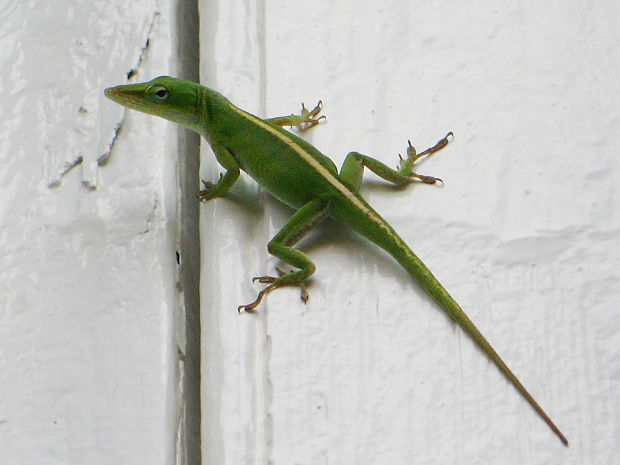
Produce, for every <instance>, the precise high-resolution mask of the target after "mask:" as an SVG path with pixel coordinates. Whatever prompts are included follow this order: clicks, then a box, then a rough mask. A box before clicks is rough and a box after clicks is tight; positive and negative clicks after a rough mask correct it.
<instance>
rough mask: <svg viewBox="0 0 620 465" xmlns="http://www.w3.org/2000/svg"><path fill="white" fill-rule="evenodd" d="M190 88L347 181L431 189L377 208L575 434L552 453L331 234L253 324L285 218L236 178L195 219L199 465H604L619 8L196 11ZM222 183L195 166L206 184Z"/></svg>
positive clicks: (420, 5)
mask: <svg viewBox="0 0 620 465" xmlns="http://www.w3.org/2000/svg"><path fill="white" fill-rule="evenodd" d="M201 13H202V15H201V34H202V39H201V56H202V64H201V78H202V81H203V83H205V84H206V85H209V86H211V87H214V88H216V89H217V90H219V91H221V92H223V93H224V94H226V95H227V96H229V97H230V98H231V99H232V100H233V102H235V103H237V104H239V105H240V106H242V107H244V108H246V109H248V110H250V111H253V112H256V113H258V114H259V115H265V116H275V115H279V114H286V113H290V112H292V111H296V110H297V108H298V105H299V103H300V102H301V101H304V102H305V103H306V104H307V105H311V104H314V103H315V102H316V100H318V99H319V98H321V99H323V102H324V103H325V114H326V115H327V122H326V124H324V125H322V126H321V127H319V128H316V129H314V130H313V131H311V132H309V133H307V134H305V135H304V137H305V138H307V140H309V141H311V142H312V143H313V144H315V145H316V146H317V147H319V148H320V149H321V150H322V151H324V152H325V153H327V154H329V155H330V156H331V157H333V159H334V160H335V161H336V163H337V164H338V165H340V164H341V163H342V161H343V160H344V157H345V155H346V153H347V152H348V151H350V150H358V151H361V152H363V153H366V154H369V155H373V156H375V157H377V158H379V159H381V160H383V161H385V162H386V163H389V164H395V163H396V158H397V154H398V153H399V152H400V153H403V151H404V150H405V146H406V142H407V139H408V138H413V139H414V140H415V142H416V145H417V146H418V147H419V148H425V147H426V146H428V145H430V144H433V143H435V142H436V141H437V139H439V138H440V137H441V136H443V135H444V134H445V133H446V132H447V131H448V130H452V131H454V133H455V135H456V137H455V139H454V142H453V143H451V144H450V146H449V147H448V148H447V149H445V151H443V152H442V153H440V154H438V155H437V156H436V157H434V158H433V159H431V160H428V161H427V162H425V163H424V164H423V165H422V166H421V168H420V171H421V172H423V173H427V174H431V175H436V176H440V177H442V178H443V179H445V181H446V184H445V186H444V187H443V188H437V187H431V186H421V185H414V186H410V188H409V189H408V190H405V191H397V192H394V191H393V190H392V189H390V188H389V187H385V186H384V185H383V184H382V183H380V182H378V181H376V182H375V180H376V178H373V176H372V175H368V178H369V179H370V180H371V182H370V185H369V186H368V187H367V188H366V189H365V190H364V193H365V195H366V196H367V198H368V199H369V201H370V202H371V203H372V204H373V205H374V206H375V207H376V208H377V209H378V211H379V212H381V213H382V214H383V215H384V217H385V218H387V219H388V220H389V221H390V222H391V223H392V224H393V225H394V227H395V228H396V229H397V231H399V232H400V233H401V234H402V236H403V237H404V238H405V239H406V240H407V241H408V242H409V243H410V244H411V245H412V246H413V248H414V250H416V251H417V252H418V254H419V255H420V257H421V258H422V259H423V260H424V261H425V262H426V263H427V264H428V266H429V267H430V268H431V269H432V270H433V271H434V272H435V273H436V275H437V276H438V277H439V278H440V279H441V281H442V282H443V283H444V284H445V286H446V287H447V288H448V289H449V290H450V291H451V292H452V293H453V294H454V296H455V297H456V298H457V300H458V301H459V302H460V303H461V304H462V305H463V307H464V308H465V309H466V311H467V312H468V313H469V315H470V316H471V317H472V319H473V320H474V321H475V322H476V323H477V325H478V326H479V327H480V329H481V330H482V331H483V333H484V334H486V335H487V336H488V338H489V339H490V341H491V342H492V343H493V344H494V346H495V347H496V348H497V350H498V351H499V352H500V354H501V355H502V356H503V357H504V359H505V360H506V361H507V362H508V364H509V365H510V366H511V367H512V368H513V369H514V371H515V372H516V373H517V375H518V376H519V377H520V378H521V379H522V381H523V382H524V384H525V385H526V386H527V387H528V388H529V389H530V390H531V392H532V393H533V394H534V395H535V397H536V398H537V399H538V400H539V401H540V403H541V404H542V405H543V406H544V408H545V409H546V410H547V411H548V412H549V414H550V415H551V416H552V418H553V419H554V420H555V421H556V422H557V424H558V425H559V426H560V428H562V430H563V431H564V432H565V434H566V435H567V437H568V439H569V441H570V443H571V446H570V448H568V449H565V448H564V447H563V446H562V445H561V444H560V442H559V441H558V440H557V439H556V438H555V437H554V436H553V434H552V433H551V432H550V431H549V429H548V428H547V427H546V425H545V424H544V423H543V422H542V421H541V420H539V419H538V417H537V416H536V415H535V413H534V412H533V411H532V409H531V408H530V407H529V406H528V405H527V404H526V403H525V401H524V400H523V399H521V397H520V396H519V395H518V394H517V393H516V392H515V390H514V389H512V388H511V386H510V385H509V384H508V383H507V382H506V381H505V380H504V379H503V377H502V376H501V375H500V374H499V373H498V372H497V370H496V369H495V368H494V367H493V366H492V365H491V364H490V362H488V361H487V360H486V358H485V357H484V356H483V355H482V354H481V353H480V352H479V351H478V350H477V349H475V347H474V346H473V344H472V343H471V342H470V341H469V340H468V338H466V337H464V336H463V334H462V333H461V331H460V330H458V329H456V328H455V327H454V325H453V324H452V323H451V322H450V321H449V320H448V319H447V318H446V317H445V316H444V315H443V314H442V313H441V312H440V311H439V310H438V309H437V307H436V306H435V305H433V304H432V303H431V302H430V301H429V299H428V298H427V297H426V296H425V295H424V294H423V293H422V292H421V291H420V290H419V289H417V288H416V287H415V286H414V285H413V284H412V283H411V282H410V280H409V278H408V277H407V276H406V275H405V274H404V273H403V272H402V271H401V270H400V269H399V267H398V266H397V265H396V264H395V263H394V262H393V261H392V260H391V259H390V258H389V257H387V256H386V255H385V254H383V253H382V252H381V251H379V250H377V249H376V248H375V247H374V246H372V245H371V244H369V243H367V242H366V241H364V240H363V239H361V238H359V237H356V236H354V235H353V234H352V233H350V232H349V231H348V230H347V229H345V228H341V227H339V226H335V225H333V224H328V225H326V226H325V227H322V228H319V229H318V230H317V231H316V233H315V234H314V235H312V236H311V237H310V238H308V239H307V240H306V241H304V242H303V243H302V245H301V247H302V249H303V250H305V251H307V252H308V253H309V254H310V255H311V257H312V258H313V260H314V261H315V263H316V265H317V273H316V275H315V277H314V279H313V280H312V285H311V287H310V289H309V291H310V300H309V301H308V304H307V305H303V304H302V303H301V302H300V301H299V298H298V291H297V290H295V289H290V290H280V291H278V292H275V293H273V294H271V295H270V296H269V297H268V299H267V301H266V303H265V304H263V305H262V306H261V312H260V313H258V314H254V315H247V314H246V315H241V316H239V315H237V312H236V310H235V309H236V307H237V305H239V304H242V303H248V302H250V301H251V300H253V299H254V297H255V295H256V292H257V291H258V290H259V288H260V286H258V285H253V284H251V282H250V278H251V277H252V276H256V275H262V274H266V273H273V272H274V267H275V265H276V264H277V262H276V261H275V260H273V259H272V258H270V257H268V256H267V254H266V244H267V242H268V240H269V239H270V238H271V237H272V236H273V235H274V234H275V233H276V232H277V230H278V229H279V228H280V227H281V226H282V225H283V224H284V222H285V221H286V219H287V218H288V217H289V216H290V211H289V210H288V209H286V208H285V207H282V206H280V205H279V204H278V203H277V202H275V201H273V200H271V199H269V198H268V197H267V196H265V195H264V194H263V193H262V191H260V190H259V191H258V192H256V190H255V186H254V184H253V183H252V181H250V180H248V179H247V178H244V179H243V180H242V181H241V182H240V185H239V186H237V187H236V189H235V190H234V196H233V198H232V199H225V200H219V201H215V202H211V203H209V204H208V205H205V206H203V207H202V209H201V231H202V253H203V265H202V289H203V292H202V312H203V313H202V315H203V341H204V345H203V363H204V365H203V366H204V369H203V376H204V378H205V383H204V385H203V421H204V423H203V426H204V429H203V449H204V457H205V463H207V464H209V465H211V464H217V465H222V464H239V463H244V464H249V463H253V464H254V463H255V464H264V463H274V464H293V463H295V464H313V465H314V464H326V463H332V464H334V463H336V464H340V463H372V464H393V463H425V464H429V463H438V464H439V463H441V464H449V463H468V464H469V463H503V464H522V463H539V464H543V463H544V464H552V463H556V464H582V463H597V464H608V463H616V462H618V460H619V458H620V456H619V455H618V452H617V447H616V446H615V442H616V441H615V437H617V435H618V418H620V407H619V402H618V392H619V389H618V376H617V374H618V370H619V369H620V364H619V362H618V360H619V358H620V357H619V353H618V350H619V347H620V346H619V345H618V343H617V341H618V334H619V330H620V327H619V321H620V320H618V318H617V314H618V304H619V303H620V290H619V285H618V271H617V270H618V269H620V268H619V265H620V258H619V256H620V254H619V252H620V248H619V246H618V234H619V223H618V215H617V212H618V211H619V208H618V207H619V203H618V194H617V192H618V187H617V186H618V181H619V180H620V173H619V165H618V161H617V160H618V157H617V151H618V147H619V142H620V140H619V139H620V136H618V130H617V129H618V128H617V126H618V121H619V115H620V112H619V110H618V108H619V104H620V99H619V95H618V91H617V84H616V81H617V75H618V71H619V69H618V68H619V59H620V56H619V52H618V50H619V45H620V44H619V43H618V42H619V40H618V35H617V33H616V31H617V27H618V21H617V18H618V17H619V15H618V10H617V8H616V7H614V6H611V5H610V4H605V3H602V2H594V3H588V4H586V3H583V2H561V3H560V2H555V3H551V4H548V3H540V4H535V3H531V2H530V3H527V4H511V5H506V6H503V5H502V6H499V5H498V4H495V3H489V2H480V1H479V2H465V3H464V2H451V1H443V2H434V3H428V2H404V1H389V0H388V1H383V2H366V3H360V2H353V1H339V2H334V1H322V0H317V1H313V2H290V1H289V2H284V1H269V2H262V3H261V2H251V1H232V2H231V1H226V2H224V1H220V2H217V1H207V0H205V1H203V2H201ZM219 171H220V168H219V167H218V166H217V165H216V163H215V162H214V161H213V160H212V155H211V153H210V152H209V151H208V150H205V151H204V152H203V168H202V175H203V177H204V178H205V179H209V180H215V179H217V175H218V173H219Z"/></svg>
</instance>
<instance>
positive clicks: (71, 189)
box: [0, 0, 184, 465]
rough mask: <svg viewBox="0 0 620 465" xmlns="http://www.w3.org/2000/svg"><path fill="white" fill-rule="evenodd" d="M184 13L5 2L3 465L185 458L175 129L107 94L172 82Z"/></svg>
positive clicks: (0, 147) (0, 169)
mask: <svg viewBox="0 0 620 465" xmlns="http://www.w3.org/2000/svg"><path fill="white" fill-rule="evenodd" d="M174 12H175V9H174V8H173V3H172V2H168V1H164V0H143V1H134V2H124V1H112V2H83V1H82V2H72V1H67V2H58V1H57V2H49V1H31V2H23V1H20V0H5V1H1V2H0V89H1V94H2V99H0V121H1V124H0V198H1V199H2V200H1V201H0V256H1V257H2V260H1V261H0V379H1V381H0V463H2V464H16V465H22V464H26V465H30V464H33V465H34V464H79V463H89V464H110V465H112V464H114V465H118V464H139V463H148V464H150V465H154V464H170V463H174V462H175V461H176V460H177V457H182V456H183V452H182V449H181V448H180V447H178V446H177V436H178V435H179V434H180V433H179V431H180V430H181V427H180V423H181V419H180V416H181V410H180V408H181V407H180V405H181V404H180V402H179V398H180V396H181V391H180V388H179V386H180V383H181V379H180V378H181V377H180V372H181V363H180V362H179V352H180V351H183V350H184V346H183V344H184V341H183V336H184V328H183V324H184V318H183V315H182V309H180V308H179V300H180V295H179V293H178V291H177V290H176V285H175V283H176V279H177V278H176V274H177V265H176V262H175V249H176V248H177V241H178V231H177V226H176V225H177V221H178V214H177V210H178V207H177V205H178V195H177V191H178V187H177V185H178V180H177V179H176V175H175V172H176V170H177V168H176V165H177V161H176V158H175V157H176V155H175V152H176V143H177V141H176V136H175V135H176V129H171V128H172V125H168V124H166V123H165V122H164V121H160V120H157V119H154V118H146V117H142V115H137V114H135V113H133V114H132V113H128V114H127V115H126V117H124V111H123V110H122V109H121V107H119V106H117V105H114V104H112V103H111V102H107V101H106V102H104V98H103V88H104V87H106V86H109V85H114V84H118V83H123V82H126V79H127V73H128V72H129V71H130V70H131V69H135V71H136V73H137V74H136V76H135V78H134V79H145V78H147V77H151V76H153V74H156V73H162V74H163V73H172V72H174V69H175V62H174V58H173V57H172V45H171V44H172V36H173V34H172V32H171V26H172V25H173V24H174V21H173V16H174ZM147 40H148V47H147ZM119 124H121V129H120V131H119V133H118V137H116V138H115V128H116V127H117V125H119ZM112 143H113V146H112V148H111V150H110V144H112ZM80 157H81V160H82V163H81V164H79V160H80ZM100 157H108V159H107V160H108V161H107V164H105V166H98V164H97V160H98V159H99V158H100ZM73 165H75V167H74V168H73V169H71V170H69V171H67V172H66V174H65V175H64V176H63V172H64V171H66V170H67V169H68V167H70V166H73ZM50 186H54V187H53V188H52V187H50ZM179 463H181V459H179Z"/></svg>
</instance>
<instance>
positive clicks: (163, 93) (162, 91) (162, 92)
mask: <svg viewBox="0 0 620 465" xmlns="http://www.w3.org/2000/svg"><path fill="white" fill-rule="evenodd" d="M152 92H153V95H154V96H155V99H156V100H159V101H162V102H163V101H164V100H167V99H168V97H170V91H169V90H168V89H166V88H165V87H161V86H158V87H156V88H154V89H152Z"/></svg>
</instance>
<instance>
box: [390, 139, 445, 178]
mask: <svg viewBox="0 0 620 465" xmlns="http://www.w3.org/2000/svg"><path fill="white" fill-rule="evenodd" d="M450 137H454V134H453V133H452V131H450V132H449V133H448V134H446V136H445V137H444V138H442V139H440V140H439V141H438V142H437V143H436V144H435V145H433V146H432V147H430V148H428V149H426V150H424V151H423V152H421V153H416V150H415V147H414V146H413V144H412V143H411V141H410V140H409V141H407V142H408V143H409V146H408V147H407V158H406V159H403V157H401V156H400V155H398V158H399V159H400V163H399V165H398V172H399V173H401V174H402V175H404V176H408V177H410V178H416V179H419V180H420V181H422V182H423V183H425V184H435V183H436V182H440V183H442V184H443V183H444V182H443V179H441V178H436V177H434V176H426V175H423V174H418V173H416V172H414V171H413V167H414V165H415V163H416V161H418V160H419V159H420V158H422V157H424V156H430V155H432V154H433V153H435V152H439V151H440V150H441V149H443V148H444V147H445V146H446V145H448V142H449V138H450Z"/></svg>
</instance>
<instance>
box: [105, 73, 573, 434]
mask: <svg viewBox="0 0 620 465" xmlns="http://www.w3.org/2000/svg"><path fill="white" fill-rule="evenodd" d="M105 95H106V97H108V98H109V99H111V100H113V101H115V102H116V103H119V104H121V105H124V106H125V107H127V108H130V109H133V110H138V111H141V112H144V113H148V114H151V115H155V116H160V117H162V118H165V119H168V120H170V121H173V122H175V123H178V124H181V125H183V126H186V127H188V128H190V129H192V130H194V131H196V132H198V133H199V134H201V135H202V136H203V137H204V138H205V139H206V140H207V141H208V142H209V144H210V145H211V147H212V149H213V152H214V153H215V156H216V158H217V160H218V162H219V163H220V165H222V167H224V169H225V170H226V172H225V173H224V174H223V175H221V174H220V179H219V181H218V182H217V183H215V184H213V183H209V182H204V181H203V184H204V189H203V190H201V191H200V193H199V194H198V196H199V198H200V199H201V200H203V201H206V200H211V199H213V198H216V197H221V196H223V195H225V194H226V192H228V190H229V189H230V187H231V186H232V185H233V184H234V183H235V181H236V180H237V178H238V177H239V172H240V170H243V171H245V172H246V173H248V174H249V175H250V176H251V177H252V178H254V179H255V180H256V181H257V182H258V183H259V184H260V185H261V186H263V187H264V188H265V189H266V190H267V191H269V192H270V193H271V194H272V195H273V196H274V197H276V198H277V199H279V200H280V201H282V202H284V203H286V204H288V205H290V206H292V207H293V208H295V209H296V212H295V214H294V215H293V216H292V217H291V219H290V220H289V221H288V222H287V223H286V224H285V225H284V227H283V228H282V229H281V230H280V231H279V232H278V233H277V234H276V235H275V236H274V237H273V239H271V241H270V242H269V245H268V251H269V253H270V254H272V255H274V256H276V257H277V258H279V259H280V260H282V261H283V262H285V263H287V264H289V265H291V266H292V267H294V268H296V269H297V270H296V271H292V272H290V273H286V274H284V273H282V274H280V275H279V276H278V277H271V276H260V277H256V278H254V281H255V282H259V283H261V284H266V287H264V288H263V289H262V290H261V291H260V292H259V293H258V296H257V298H256V300H255V301H254V302H252V303H250V304H247V305H241V306H239V311H241V310H246V311H249V310H253V309H254V308H256V307H257V306H258V305H259V303H260V302H261V299H262V298H263V297H264V296H265V295H266V294H267V293H269V292H271V291H273V290H274V289H276V288H278V287H282V286H299V287H301V289H302V300H304V302H305V300H306V299H307V294H306V292H305V281H306V280H307V279H308V277H309V276H310V275H312V273H314V271H315V266H314V264H313V263H312V261H310V259H309V258H308V257H307V256H306V254H304V253H303V252H301V251H299V250H297V249H294V248H293V246H294V245H295V243H296V242H297V241H299V240H300V239H301V238H302V237H303V236H304V235H305V234H307V233H308V232H309V231H310V230H311V229H312V228H313V227H314V226H315V225H317V224H318V223H319V222H320V221H321V220H323V219H324V218H325V217H327V216H330V217H332V218H334V219H336V220H338V221H340V222H342V223H345V224H347V225H349V226H350V227H351V228H353V229H354V230H355V231H357V232H358V233H360V234H361V235H362V236H364V237H366V238H368V239H370V240H371V241H372V242H374V243H375V244H377V245H378V246H379V247H381V248H383V249H384V250H385V251H387V252H388V253H389V254H390V255H392V256H393V257H394V258H395V259H396V260H397V261H398V263H400V265H401V266H402V267H403V268H404V269H405V270H406V271H407V273H409V274H410V275H411V276H412V277H413V278H414V279H415V281H416V282H417V283H418V284H419V285H420V286H421V287H422V288H423V289H424V290H425V291H426V292H427V293H428V294H429V295H430V296H431V297H432V298H433V299H434V300H435V302H436V303H437V304H438V305H439V306H440V307H441V308H442V309H443V310H444V311H445V312H446V313H447V314H448V315H449V316H450V318H451V319H452V320H454V321H455V322H456V323H457V324H458V325H459V326H460V327H461V328H462V329H463V331H465V332H466V333H467V334H468V335H469V336H470V337H471V338H472V339H473V340H474V342H475V343H476V344H477V345H478V346H479V347H480V348H481V349H482V351H483V352H484V353H485V354H487V356H488V357H489V358H490V359H491V360H492V361H493V362H494V363H495V365H497V367H498V368H499V370H500V371H501V372H502V373H503V374H504V376H506V378H508V380H509V381H510V382H511V383H512V384H513V385H514V387H515V388H516V389H517V390H518V391H519V392H520V393H521V395H522V396H523V397H524V398H525V399H526V400H527V402H528V403H529V404H530V405H531V406H532V407H533V408H534V410H535V411H536V412H537V413H538V415H539V416H540V417H541V418H542V419H543V420H544V421H545V423H547V425H548V426H549V427H550V428H551V429H552V430H553V432H554V433H555V434H556V435H557V436H558V438H559V439H560V440H561V441H562V443H563V444H564V445H565V446H568V441H567V440H566V438H565V437H564V435H563V434H562V433H561V431H560V430H559V429H558V427H557V426H555V424H554V423H553V421H551V419H550V418H549V416H548V415H547V414H546V413H545V412H544V410H543V409H542V407H540V405H538V403H537V402H536V401H535V400H534V398H533V397H532V396H531V395H530V393H529V392H528V391H527V390H526V389H525V387H524V386H523V385H522V384H521V382H520V381H519V380H518V379H517V377H516V376H515V375H514V374H513V372H512V371H511V370H510V369H509V368H508V366H506V364H505V363H504V361H503V360H502V359H501V358H500V357H499V355H498V354H497V352H495V349H493V347H491V344H490V343H489V342H488V341H487V340H486V338H485V337H484V336H483V335H482V333H481V332H480V331H479V330H478V328H476V326H475V325H474V324H473V322H472V321H471V320H470V319H469V317H468V316H467V315H466V314H465V312H463V310H462V309H461V307H460V306H459V305H458V304H457V303H456V301H455V300H454V299H453V298H452V297H451V296H450V294H448V292H447V291H446V290H445V289H444V287H443V286H442V285H441V284H440V283H439V281H438V280H437V279H436V278H435V277H434V276H433V275H432V274H431V272H430V271H429V269H428V268H427V267H426V265H424V263H422V261H421V260H420V259H419V258H418V257H417V256H416V255H415V254H414V253H413V252H412V251H411V249H410V248H409V247H408V246H407V244H406V243H405V242H404V241H403V240H402V239H401V238H400V237H399V236H398V234H396V232H395V231H394V229H393V228H392V227H391V226H390V225H389V224H388V223H387V222H386V221H385V220H384V219H383V218H381V216H379V214H378V213H377V212H375V210H373V209H372V208H371V207H370V206H369V205H368V203H367V202H366V201H365V200H364V199H363V198H362V197H361V195H360V194H359V188H360V184H361V181H362V174H363V171H364V167H366V168H368V169H370V170H371V171H373V172H374V173H375V174H377V175H378V176H380V177H381V178H383V179H385V180H386V181H389V182H391V183H393V184H395V185H396V186H401V185H404V184H406V183H408V182H410V181H411V180H412V179H418V180H419V181H422V182H424V183H427V184H434V183H435V182H437V181H441V180H440V179H439V178H435V177H432V176H424V175H421V174H418V173H415V172H414V165H415V163H416V161H417V160H419V159H420V158H421V157H423V156H428V155H431V154H433V153H435V152H437V151H439V150H441V149H442V148H444V147H445V146H446V145H447V144H448V139H449V138H450V137H451V136H452V133H451V132H450V133H448V134H447V135H446V136H445V137H444V138H442V139H441V140H440V141H439V142H437V144H435V145H434V146H433V147H431V148H429V149H427V150H424V151H423V152H421V153H416V151H415V149H414V147H413V146H412V145H411V142H409V146H408V147H407V158H406V159H404V160H403V159H402V158H401V160H400V165H399V167H398V169H397V170H393V169H391V168H389V167H388V166H386V165H384V164H383V163H381V162H380V161H378V160H375V159H373V158H370V157H367V156H366V155H362V154H360V153H357V152H351V153H349V154H348V155H347V158H346V159H345V161H344V164H343V165H342V168H341V169H340V172H338V170H337V169H336V166H335V165H334V163H333V162H332V161H331V160H330V159H329V158H328V157H326V156H325V155H323V154H322V153H321V152H319V151H318V150H317V149H316V148H315V147H313V146H312V145H310V144H309V143H308V142H306V141H305V140H303V139H301V138H300V137H298V136H296V135H295V134H292V133H291V132H289V131H287V130H285V129H283V126H291V127H293V126H297V127H299V128H301V129H306V128H308V127H312V126H314V125H316V124H318V122H319V121H320V119H321V118H324V117H323V116H321V117H319V118H317V116H318V113H319V112H320V111H321V102H319V105H317V106H316V107H315V108H314V109H313V110H307V109H306V108H305V107H303V105H302V112H301V114H300V115H289V116H283V117H277V118H269V119H262V118H259V117H257V116H254V115H252V114H250V113H247V112H245V111H243V110H241V109H240V108H238V107H236V106H234V105H233V104H232V103H231V102H230V101H229V100H228V99H227V98H225V97H224V96H222V95H221V94H219V93H217V92H215V91H214V90H211V89H209V88H207V87H203V86H201V85H199V84H196V83H194V82H190V81H184V80H180V79H175V78H171V77H167V76H162V77H158V78H155V79H153V80H152V81H150V82H146V83H141V84H130V85H121V86H116V87H111V88H108V89H106V90H105Z"/></svg>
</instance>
